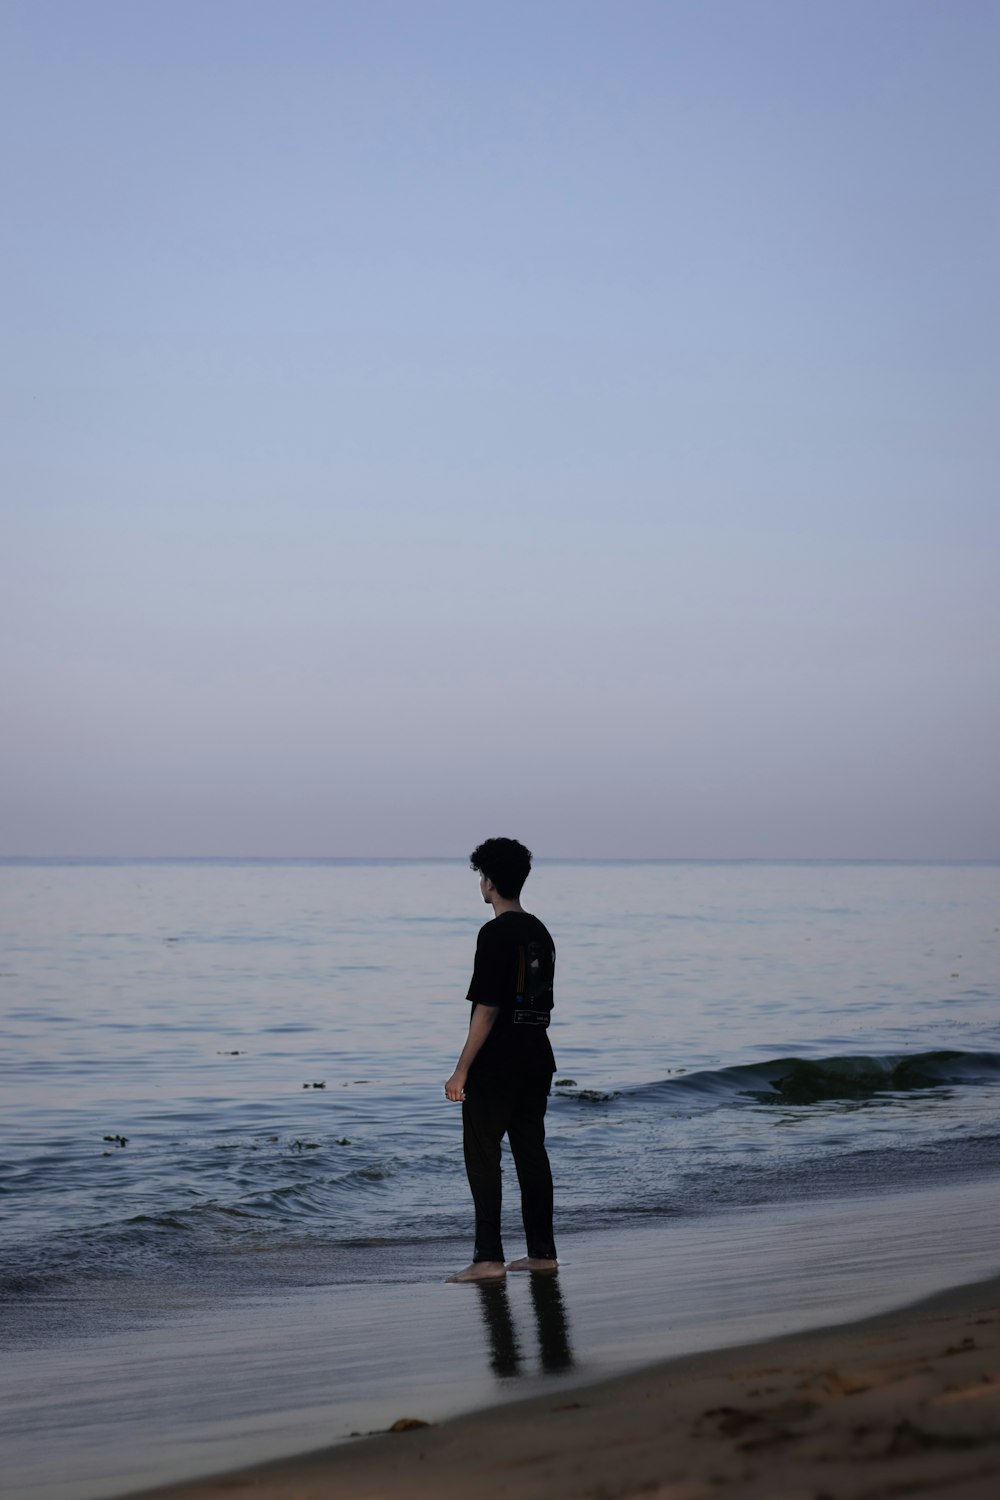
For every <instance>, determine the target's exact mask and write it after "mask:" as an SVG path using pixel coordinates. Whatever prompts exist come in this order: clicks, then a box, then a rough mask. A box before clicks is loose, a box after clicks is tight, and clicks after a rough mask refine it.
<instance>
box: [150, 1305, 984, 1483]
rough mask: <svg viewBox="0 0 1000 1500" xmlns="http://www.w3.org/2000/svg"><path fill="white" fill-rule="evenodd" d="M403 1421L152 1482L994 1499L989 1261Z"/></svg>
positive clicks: (416, 1414) (411, 1414)
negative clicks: (564, 1381) (893, 1307)
mask: <svg viewBox="0 0 1000 1500" xmlns="http://www.w3.org/2000/svg"><path fill="white" fill-rule="evenodd" d="M400 1417H401V1419H403V1418H411V1419H418V1418H419V1417H420V1413H419V1411H413V1412H409V1413H400ZM401 1425H402V1430H400V1431H397V1432H389V1433H383V1434H379V1435H376V1436H370V1437H367V1438H364V1439H360V1440H357V1441H355V1442H353V1443H348V1444H341V1445H339V1446H337V1447H335V1448H328V1449H324V1450H322V1451H319V1452H315V1453H311V1454H306V1455H304V1456H302V1457H299V1458H294V1459H285V1460H281V1461H279V1462H276V1463H270V1464H264V1465H260V1466H257V1467H254V1468H252V1469H244V1470H242V1471H240V1472H237V1473H231V1474H227V1475H224V1476H219V1477H216V1478H214V1479H206V1480H200V1481H197V1482H193V1483H184V1484H175V1485H170V1486H168V1487H165V1488H161V1489H158V1490H156V1491H147V1494H148V1495H154V1494H155V1495H156V1496H158V1497H162V1500H166V1497H171V1500H221V1497H232V1496H233V1495H234V1494H239V1493H240V1492H242V1491H250V1492H252V1494H253V1496H254V1497H255V1500H451V1497H455V1500H458V1497H462V1500H465V1497H475V1500H492V1497H501V1496H502V1497H510V1500H575V1497H589V1500H605V1497H606V1500H626V1497H632V1496H635V1497H637V1500H639V1497H641V1500H702V1497H708V1496H725V1497H734V1500H735V1497H739V1500H862V1497H863V1500H882V1497H886V1500H888V1497H896V1496H907V1495H913V1496H919V1497H931V1496H948V1497H953V1500H998V1497H1000V1279H997V1280H993V1281H989V1282H984V1283H979V1284H977V1285H975V1286H971V1287H962V1288H958V1289H956V1290H953V1291H950V1292H946V1293H943V1294H941V1295H939V1296H936V1297H934V1298H932V1299H930V1300H929V1301H926V1302H923V1303H921V1304H919V1305H918V1306H916V1307H911V1308H907V1309H904V1310H902V1311H899V1312H894V1313H889V1314H884V1315H882V1316H879V1317H877V1318H870V1319H867V1320H866V1321H864V1322H862V1323H855V1324H851V1325H845V1326H842V1327H837V1328H832V1329H826V1330H822V1331H820V1332H815V1333H809V1334H799V1335H795V1336H792V1337H788V1338H782V1339H777V1340H771V1341H768V1342H766V1343H761V1344H755V1345H752V1346H749V1347H745V1348H741V1349H726V1350H718V1351H715V1352H712V1353H709V1354H699V1355H694V1356H690V1357H687V1358H684V1359H680V1360H673V1361H671V1362H669V1363H666V1364H662V1365H658V1366H654V1367H652V1368H648V1369H644V1370H642V1371H640V1372H639V1373H637V1374H630V1375H626V1376H620V1377H618V1378H616V1379H613V1380H606V1381H603V1382H601V1383H599V1384H595V1385H591V1386H586V1387H584V1386H578V1387H576V1388H574V1389H571V1390H563V1391H562V1392H561V1393H558V1394H556V1393H547V1394H545V1395H539V1396H535V1397H533V1398H531V1399H530V1400H527V1401H521V1402H518V1403H516V1404H514V1403H511V1404H507V1405H503V1406H499V1407H494V1408H491V1409H489V1410H486V1411H482V1412H476V1413H473V1414H471V1415H469V1416H465V1417H459V1418H456V1419H455V1420H453V1421H449V1422H444V1423H442V1424H440V1425H438V1426H424V1425H412V1426H406V1425H404V1424H401Z"/></svg>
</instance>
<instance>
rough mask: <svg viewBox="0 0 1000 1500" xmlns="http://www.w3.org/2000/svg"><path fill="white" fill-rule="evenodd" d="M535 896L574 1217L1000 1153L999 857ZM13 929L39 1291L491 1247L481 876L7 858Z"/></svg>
mask: <svg viewBox="0 0 1000 1500" xmlns="http://www.w3.org/2000/svg"><path fill="white" fill-rule="evenodd" d="M525 895H526V904H527V905H529V906H531V907H533V908H534V909H536V910H537V911H538V912H539V913H540V914H541V915H543V916H544V918H545V920H546V921H547V922H548V923H549V925H550V927H551V929H552V931H553V934H554V936H555V939H556V943H557V947H558V951H559V959H558V969H557V991H556V995H557V1008H556V1013H555V1019H554V1024H553V1029H552V1033H551V1034H552V1037H553V1042H554V1046H555V1051H556V1056H557V1060H558V1063H559V1071H558V1073H557V1075H556V1077H557V1080H560V1082H559V1084H558V1086H557V1088H556V1090H555V1094H554V1098H553V1100H552V1104H551V1107H550V1117H549V1121H550V1126H549V1134H550V1141H551V1145H552V1154H553V1159H554V1162H555V1168H556V1175H557V1181H558V1193H559V1221H560V1224H561V1226H562V1227H563V1229H564V1230H569V1229H574V1228H591V1227H594V1226H597V1225H600V1224H601V1223H607V1222H617V1221H619V1220H620V1219H621V1217H622V1216H623V1215H625V1216H628V1215H636V1214H639V1215H643V1216H645V1215H649V1214H654V1215H659V1214H662V1215H669V1216H672V1217H676V1216H685V1215H689V1214H692V1213H700V1212H703V1211H705V1210H706V1209H707V1208H710V1207H712V1206H713V1205H716V1204H719V1203H728V1202H733V1201H737V1202H744V1201H753V1202H763V1201H770V1200H776V1201H782V1200H784V1199H785V1198H788V1197H790V1196H798V1195H800V1194H802V1193H807V1192H808V1193H815V1192H822V1191H824V1190H826V1189H827V1188H829V1189H831V1190H835V1191H838V1192H840V1191H843V1190H844V1188H845V1186H846V1185H847V1184H849V1183H850V1182H853V1181H856V1182H858V1183H864V1182H867V1181H869V1180H871V1178H872V1177H873V1175H874V1176H877V1177H878V1178H879V1180H881V1181H882V1182H884V1184H885V1185H886V1186H891V1185H892V1184H894V1183H897V1182H899V1183H902V1182H905V1181H907V1180H909V1178H910V1177H911V1176H912V1174H914V1173H917V1174H925V1173H931V1174H933V1173H935V1172H942V1173H951V1172H952V1171H953V1170H955V1169H956V1164H958V1165H962V1164H963V1163H964V1164H965V1165H967V1166H969V1165H973V1164H975V1163H977V1162H978V1163H979V1164H981V1165H982V1166H983V1167H984V1168H985V1167H987V1166H989V1165H991V1164H993V1163H995V1162H996V1160H997V1156H998V1151H1000V1128H998V1119H1000V1006H998V1003H997V1002H998V999H1000V933H998V926H1000V868H998V867H996V866H915V865H839V864H834V865H762V864H721V865H720V864H704V865H702V864H549V865H542V866H541V867H539V868H538V869H537V870H536V871H535V872H534V873H533V875H532V877H531V880H530V882H529V886H528V888H527V890H526V893H525ZM529 896H530V899H528V898H529ZM0 912H2V914H3V915H2V929H3V930H2V934H0V938H2V944H3V959H2V961H0V1006H2V1009H0V1047H2V1057H3V1061H2V1064H0V1067H2V1072H0V1084H2V1100H3V1102H2V1106H0V1127H2V1129H3V1137H4V1140H5V1141H6V1142H7V1149H6V1152H5V1160H4V1164H3V1168H2V1172H0V1193H2V1198H3V1207H4V1234H3V1250H2V1253H0V1278H2V1282H0V1285H2V1286H3V1287H4V1288H5V1289H6V1290H7V1291H8V1293H16V1292H17V1291H19V1290H20V1291H29V1290H30V1291H37V1290H39V1289H40V1288H42V1287H43V1286H44V1285H45V1284H48V1283H49V1282H51V1283H52V1284H55V1285H58V1286H60V1287H62V1288H65V1286H66V1285H67V1284H71V1283H72V1281H73V1279H74V1278H75V1277H78V1276H90V1275H95V1274H97V1275H101V1274H103V1273H104V1272H105V1271H106V1270H107V1269H108V1267H109V1266H113V1267H114V1268H115V1271H116V1274H121V1275H124V1274H135V1275H138V1276H140V1277H141V1278H142V1279H143V1281H144V1282H148V1281H149V1280H150V1278H155V1277H156V1276H157V1275H160V1274H163V1275H168V1276H172V1275H174V1274H175V1273H176V1270H177V1267H178V1266H184V1265H186V1264H188V1263H190V1262H191V1261H195V1262H197V1264H198V1265H199V1267H201V1271H200V1274H204V1266H205V1265H206V1264H211V1265H212V1266H213V1267H215V1268H216V1269H218V1271H219V1274H220V1275H221V1276H222V1277H223V1279H225V1278H226V1277H227V1276H228V1275H230V1274H233V1275H236V1276H237V1277H238V1278H239V1279H240V1280H242V1279H243V1278H244V1277H245V1276H247V1275H251V1276H252V1275H253V1274H254V1273H253V1271H252V1270H248V1269H247V1266H248V1257H247V1251H248V1249H250V1248H252V1249H253V1250H254V1251H255V1252H257V1254H256V1255H254V1256H253V1257H252V1258H251V1261H250V1264H251V1265H265V1264H266V1266H267V1273H266V1274H267V1276H268V1277H269V1278H270V1277H277V1278H278V1279H280V1277H281V1274H282V1272H281V1262H282V1256H283V1252H284V1251H286V1250H287V1252H288V1261H289V1274H290V1275H292V1276H293V1278H294V1277H295V1276H297V1272H295V1270H294V1263H295V1260H296V1257H297V1256H298V1254H299V1253H300V1250H301V1246H302V1244H303V1241H310V1240H313V1239H314V1240H316V1241H317V1242H318V1243H319V1244H321V1245H322V1247H324V1249H325V1250H326V1251H327V1252H328V1259H329V1274H331V1275H333V1276H334V1277H335V1278H336V1276H337V1274H338V1272H337V1265H338V1259H337V1256H336V1254H335V1252H336V1250H337V1249H338V1248H339V1249H341V1250H342V1251H343V1252H345V1253H344V1254H343V1255H342V1256H341V1257H340V1262H341V1263H342V1268H343V1275H344V1276H347V1277H350V1276H354V1275H364V1276H371V1275H376V1274H378V1262H377V1258H376V1259H375V1260H373V1259H372V1258H371V1257H366V1258H365V1259H364V1262H363V1265H364V1269H363V1271H361V1270H359V1269H358V1260H357V1257H354V1256H352V1255H351V1254H350V1253H348V1252H349V1251H350V1250H351V1248H352V1247H354V1246H356V1245H357V1244H358V1243H359V1242H360V1243H361V1244H364V1245H368V1246H371V1245H372V1244H373V1243H374V1244H377V1243H379V1242H388V1243H393V1242H400V1241H422V1240H425V1239H435V1238H451V1237H453V1236H455V1235H459V1234H462V1233H464V1232H465V1230H466V1228H467V1225H468V1219H469V1213H468V1205H467V1199H466V1187H465V1183H464V1179H463V1174H462V1169H461V1152H460V1121H459V1112H458V1111H457V1110H456V1109H454V1108H453V1107H450V1106H449V1105H448V1104H447V1103H446V1102H445V1101H444V1099H443V1096H442V1088H441V1084H442V1081H443V1079H444V1078H445V1077H447V1075H448V1073H449V1072H450V1070H451V1066H452V1065H453V1062H454V1058H455V1057H456V1056H457V1053H458V1050H459V1048H460V1045H461V1041H462V1038H463V1034H464V1030H465V1026H466V1023H467V1007H466V1005H465V1002H464V999H463V997H464V994H465V989H466V985H467V982H468V976H469V970H470V965H471V956H472V952H473V948H474V943H475V934H476V930H477V928H478V926H479V924H480V923H481V921H483V920H484V919H485V917H487V916H488V915H489V911H488V908H484V907H483V906H482V905H481V904H480V902H479V897H478V890H477V885H476V880H475V877H474V876H473V875H472V874H471V873H470V872H469V871H468V870H467V869H466V868H465V867H464V866H463V864H462V863H460V862H454V863H451V862H437V863H427V864H417V863H399V862H376V863H367V864H358V863H346V864H345V863H339V864H337V863H317V862H307V863H252V862H240V863H215V862H199V863H187V864H185V863H171V862H168V863H128V862H121V863H118V862H112V863H99V864H86V863H71V864H65V863H64V864H59V863H43V864H19V863H14V864H10V863H8V864H6V865H4V866H0ZM565 1080H572V1082H571V1083H568V1082H566V1081H565ZM316 1085H321V1086H320V1087H317V1086H316ZM511 1234H512V1239H511V1247H510V1248H511V1249H512V1251H513V1249H516V1248H517V1225H516V1220H515V1223H514V1224H513V1226H512V1231H511Z"/></svg>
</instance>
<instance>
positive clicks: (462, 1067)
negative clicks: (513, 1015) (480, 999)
mask: <svg viewBox="0 0 1000 1500" xmlns="http://www.w3.org/2000/svg"><path fill="white" fill-rule="evenodd" d="M499 1014H500V1007H499V1005H476V1006H474V1007H473V1011H472V1015H471V1017H470V1019H469V1035H468V1036H467V1037H466V1039H465V1046H464V1047H463V1048H462V1055H461V1057H460V1058H459V1059H458V1064H457V1066H456V1068H455V1071H454V1073H452V1075H451V1077H450V1078H449V1079H448V1082H447V1083H446V1084H445V1086H444V1095H445V1098H446V1099H450V1100H451V1102H452V1104H461V1102H462V1100H463V1099H464V1098H465V1081H466V1079H467V1078H468V1076H469V1069H470V1068H471V1067H472V1063H473V1059H474V1058H476V1057H478V1055H479V1052H480V1049H481V1048H482V1045H483V1043H484V1042H485V1040H486V1038H487V1037H488V1036H489V1034H490V1032H491V1031H492V1030H493V1023H494V1021H495V1020H496V1018H497V1016H498V1015H499Z"/></svg>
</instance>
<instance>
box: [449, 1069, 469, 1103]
mask: <svg viewBox="0 0 1000 1500" xmlns="http://www.w3.org/2000/svg"><path fill="white" fill-rule="evenodd" d="M467 1077H468V1074H467V1073H464V1072H463V1071H462V1069H461V1068H456V1069H455V1071H454V1073H452V1075H451V1077H450V1078H449V1079H448V1082H447V1083H446V1084H445V1086H444V1097H445V1098H446V1099H450V1100H451V1102H452V1104H461V1102H462V1100H463V1099H464V1098H465V1080H466V1078H467Z"/></svg>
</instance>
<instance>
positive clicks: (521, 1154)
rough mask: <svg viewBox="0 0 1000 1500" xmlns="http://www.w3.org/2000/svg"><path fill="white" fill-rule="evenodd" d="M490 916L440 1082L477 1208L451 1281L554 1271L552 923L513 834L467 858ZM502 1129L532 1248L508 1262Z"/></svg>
mask: <svg viewBox="0 0 1000 1500" xmlns="http://www.w3.org/2000/svg"><path fill="white" fill-rule="evenodd" d="M470 862H471V864H472V868H473V869H474V870H478V871H479V873H480V876H481V879H480V882H479V888H480V890H481V891H482V895H483V900H484V901H486V902H487V903H488V904H489V905H490V906H492V908H493V920H492V921H491V922H487V923H486V925H485V926H484V927H482V928H481V929H480V932H479V940H478V942H477V944H476V962H475V967H474V970H473V974H472V983H471V985H470V986H469V993H468V996H467V997H466V998H467V999H469V1000H471V1001H472V1016H471V1018H470V1021H469V1035H468V1037H467V1039H466V1043H465V1046H464V1047H463V1048H462V1055H461V1057H460V1058H459V1060H458V1066H457V1067H456V1068H455V1071H454V1073H453V1074H452V1075H451V1077H450V1078H449V1079H448V1082H447V1083H446V1084H445V1086H444V1091H445V1095H446V1097H447V1098H448V1099H451V1100H452V1101H453V1102H454V1103H456V1104H457V1103H459V1102H461V1105H462V1135H463V1143H464V1147H465V1169H466V1171H467V1173H468V1175H469V1187H470V1188H471V1189H472V1199H473V1202H474V1204H475V1209H476V1248H475V1251H474V1253H473V1257H472V1264H471V1265H470V1266H466V1268H465V1270H464V1271H459V1272H458V1274H457V1276H452V1277H450V1278H449V1279H450V1280H451V1281H495V1280H497V1279H499V1278H500V1277H502V1276H503V1275H504V1274H505V1272H506V1271H542V1272H544V1271H550V1272H551V1271H555V1270H556V1269H557V1266H558V1262H557V1260H556V1247H555V1241H554V1240H553V1238H552V1173H551V1171H550V1169H549V1158H548V1155H547V1153H546V1150H545V1107H546V1104H547V1103H548V1097H549V1090H550V1088H551V1086H552V1074H553V1073H554V1072H555V1067H556V1064H555V1059H554V1057H553V1056H552V1047H551V1046H550V1044H549V1036H548V1024H549V1014H550V1012H551V1010H552V980H553V975H554V973H555V961H556V954H555V948H554V946H553V943H552V938H551V937H550V936H549V933H548V931H547V929H546V928H545V927H544V926H543V924H542V923H541V922H540V921H539V920H538V918H537V917H534V916H532V915H531V913H530V912H526V911H525V910H524V908H523V906H522V905H521V901H520V896H521V887H522V886H523V885H524V882H525V881H526V880H527V878H528V874H529V872H530V870H531V852H530V850H528V849H526V848H525V847H524V845H523V844H519V843H518V842H517V840H516V839H487V840H486V842H485V843H484V844H480V845H479V848H478V849H476V850H475V851H474V853H473V855H472V858H471V861H470ZM505 1135H506V1137H507V1140H508V1142H509V1144H510V1149H511V1154H512V1155H513V1157H514V1166H515V1168H516V1169H517V1180H518V1182H519V1184H520V1187H521V1215H522V1218H523V1219H524V1232H525V1236H526V1238H527V1242H528V1247H527V1248H528V1253H527V1255H526V1256H525V1257H524V1258H523V1259H521V1260H514V1261H511V1263H510V1264H509V1265H507V1266H505V1265H504V1254H503V1243H502V1241H501V1238H500V1201H501V1185H500V1142H501V1141H502V1140H503V1137H504V1136H505Z"/></svg>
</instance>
